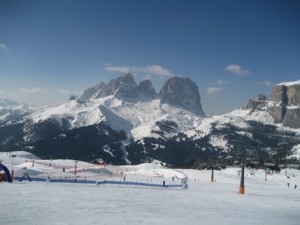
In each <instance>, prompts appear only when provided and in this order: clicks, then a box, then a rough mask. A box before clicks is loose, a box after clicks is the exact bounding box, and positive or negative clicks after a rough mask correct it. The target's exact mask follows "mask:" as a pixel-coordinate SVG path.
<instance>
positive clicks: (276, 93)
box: [271, 84, 300, 128]
mask: <svg viewBox="0 0 300 225" xmlns="http://www.w3.org/2000/svg"><path fill="white" fill-rule="evenodd" d="M271 100H273V101H275V102H277V103H278V104H277V105H276V106H275V107H274V108H273V109H271V114H272V116H273V118H274V121H275V122H276V123H283V125H285V126H288V127H292V128H300V85H297V84H295V85H288V86H285V85H284V84H283V85H277V86H275V87H274V89H273V91H272V96H271Z"/></svg>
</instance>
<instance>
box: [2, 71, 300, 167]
mask: <svg viewBox="0 0 300 225" xmlns="http://www.w3.org/2000/svg"><path fill="white" fill-rule="evenodd" d="M298 82H299V81H298ZM298 82H293V83H282V84H279V85H277V86H275V88H274V90H273V93H272V96H271V98H270V99H268V98H267V97H266V96H263V95H258V96H257V97H256V98H253V99H251V100H249V102H248V105H247V106H246V107H245V108H244V109H239V110H235V111H233V112H231V113H228V114H225V115H221V116H214V117H211V118H206V117H205V116H204V112H203V109H202V106H201V98H200V94H199V90H198V87H197V85H196V84H195V83H194V82H193V81H191V80H190V79H189V78H180V77H172V78H170V79H169V80H168V81H167V82H166V83H165V84H164V85H163V87H162V89H161V90H160V91H159V93H157V92H156V91H155V89H154V87H153V86H152V83H151V81H150V80H145V81H142V82H140V83H139V84H136V82H135V80H134V78H133V76H132V75H131V74H125V75H123V76H121V77H118V78H116V79H112V80H111V81H109V82H108V83H107V84H105V83H103V82H101V83H99V84H97V85H95V86H93V87H90V88H88V89H86V90H85V91H84V93H83V94H82V96H80V97H74V96H73V97H71V98H70V100H69V101H67V102H66V103H64V104H62V105H59V106H57V107H51V108H44V109H40V110H37V111H35V112H32V113H26V114H23V116H21V117H20V118H18V120H16V121H15V122H14V123H11V124H10V123H9V122H8V121H6V122H5V124H4V123H1V124H4V125H2V126H1V127H0V134H2V135H1V136H0V149H1V151H11V150H27V151H31V152H33V153H35V154H36V155H38V156H39V157H42V158H43V157H47V158H49V157H51V158H57V157H60V158H66V157H72V158H78V159H83V160H91V159H94V158H99V157H101V158H103V159H104V160H105V161H108V162H112V163H116V164H124V163H130V162H131V163H140V162H144V161H148V160H151V159H159V160H161V161H164V162H167V163H169V164H172V165H175V164H189V165H190V164H191V163H195V162H197V161H199V160H200V161H201V160H207V159H208V157H210V158H211V157H216V156H218V157H220V158H225V157H228V156H230V157H235V159H240V158H241V154H242V155H245V154H246V153H245V152H246V150H245V149H247V154H248V155H249V156H250V155H251V157H254V156H255V159H258V158H259V159H261V158H264V157H269V155H271V156H272V157H273V160H279V161H280V160H281V155H282V154H283V153H282V151H283V150H278V149H281V148H283V147H282V146H280V144H281V143H284V148H285V151H284V152H285V153H287V152H286V151H288V153H291V152H289V151H291V149H292V148H293V146H295V145H297V144H299V140H298V138H297V137H296V136H297V135H299V133H300V130H299V129H297V128H300V124H299V108H300V101H299V95H300V89H299V87H300V85H299V84H298ZM280 93H281V95H280ZM280 96H281V97H280ZM7 104H8V103H7ZM6 107H8V106H6ZM280 113H281V114H280ZM278 115H281V117H280V119H278ZM1 121H2V120H1ZM3 121H4V120H3ZM287 140H288V141H287ZM241 149H243V151H242V150H241Z"/></svg>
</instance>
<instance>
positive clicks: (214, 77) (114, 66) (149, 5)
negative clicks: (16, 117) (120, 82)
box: [0, 0, 300, 114]
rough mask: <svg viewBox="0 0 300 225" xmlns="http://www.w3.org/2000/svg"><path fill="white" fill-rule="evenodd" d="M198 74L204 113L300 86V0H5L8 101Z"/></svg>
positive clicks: (1, 0) (2, 79)
mask: <svg viewBox="0 0 300 225" xmlns="http://www.w3.org/2000/svg"><path fill="white" fill-rule="evenodd" d="M126 71H129V72H132V73H133V74H134V76H135V77H136V81H137V82H139V81H140V80H142V79H144V78H145V77H149V78H151V79H152V81H153V83H154V85H155V87H156V90H157V91H159V89H160V87H161V85H162V83H163V82H164V81H165V80H166V79H168V78H169V77H170V76H174V75H177V76H187V77H190V78H191V79H192V80H193V81H194V82H195V83H196V84H197V85H198V86H199V90H200V94H201V98H202V105H203V109H204V111H205V113H206V114H221V113H225V112H229V111H231V110H233V109H236V108H240V107H243V106H245V105H246V103H247V100H248V98H250V97H253V96H255V95H256V94H257V93H258V92H260V93H263V94H266V95H267V96H270V94H271V89H272V85H274V84H276V83H279V82H282V81H294V80H299V79H300V1H297V0H294V1H290V0H282V1H279V0H251V1H250V0H249V1H243V0H218V1H214V0H210V1H206V0H203V1H201V0H199V1H197V0H193V1H192V0H147V1H146V0H119V1H116V0H105V1H101V0H97V1H92V0H86V1H83V0H82V1H81V0H76V1H68V0H57V1H56V0H51V1H42V0H34V1H32V0H26V1H21V0H20V1H14V0H0V97H2V98H9V99H13V100H17V101H19V102H27V103H29V104H32V105H35V106H37V105H45V104H47V105H56V104H59V103H62V102H64V101H66V100H67V99H68V97H69V96H70V94H76V95H80V92H82V91H83V90H84V89H86V88H87V87H89V86H92V85H94V84H96V83H98V82H100V81H104V82H107V81H109V80H110V79H111V78H115V77H116V76H119V75H120V74H121V73H122V72H126Z"/></svg>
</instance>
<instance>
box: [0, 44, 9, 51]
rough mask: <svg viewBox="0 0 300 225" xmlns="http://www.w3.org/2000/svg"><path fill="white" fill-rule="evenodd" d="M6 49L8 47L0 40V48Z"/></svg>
mask: <svg viewBox="0 0 300 225" xmlns="http://www.w3.org/2000/svg"><path fill="white" fill-rule="evenodd" d="M1 49H2V50H7V49H8V47H7V46H6V45H5V44H3V43H1V42H0V50H1Z"/></svg>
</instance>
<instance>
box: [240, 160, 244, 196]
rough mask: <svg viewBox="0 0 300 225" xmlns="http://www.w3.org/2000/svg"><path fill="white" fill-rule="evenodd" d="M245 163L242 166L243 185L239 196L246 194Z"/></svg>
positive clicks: (241, 184)
mask: <svg viewBox="0 0 300 225" xmlns="http://www.w3.org/2000/svg"><path fill="white" fill-rule="evenodd" d="M244 183H245V162H243V165H242V173H241V183H240V189H239V194H241V195H243V194H245V184H244Z"/></svg>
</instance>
